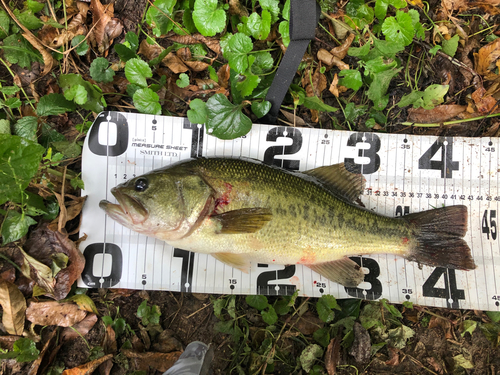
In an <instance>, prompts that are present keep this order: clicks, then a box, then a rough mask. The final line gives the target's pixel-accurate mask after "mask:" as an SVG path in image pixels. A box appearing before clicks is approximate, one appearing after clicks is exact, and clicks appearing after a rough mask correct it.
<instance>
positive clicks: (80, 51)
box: [71, 35, 89, 56]
mask: <svg viewBox="0 0 500 375" xmlns="http://www.w3.org/2000/svg"><path fill="white" fill-rule="evenodd" d="M82 41H83V43H81V42H82ZM79 43H81V44H79ZM76 46H78V47H76ZM71 47H76V48H75V52H76V53H77V55H78V56H85V55H86V54H87V51H88V50H89V45H88V44H87V41H86V40H85V35H77V36H75V37H74V38H73V39H71Z"/></svg>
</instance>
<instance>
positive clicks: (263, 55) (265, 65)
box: [251, 52, 274, 75]
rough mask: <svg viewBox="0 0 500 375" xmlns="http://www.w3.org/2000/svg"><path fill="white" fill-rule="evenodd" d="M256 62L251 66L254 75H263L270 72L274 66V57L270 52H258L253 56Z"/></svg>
mask: <svg viewBox="0 0 500 375" xmlns="http://www.w3.org/2000/svg"><path fill="white" fill-rule="evenodd" d="M252 56H253V57H255V62H254V63H253V64H251V70H252V73H254V74H257V75H261V74H264V73H267V72H269V71H270V70H271V69H272V68H273V65H274V61H273V57H272V56H271V53H269V52H257V53H253V54H252Z"/></svg>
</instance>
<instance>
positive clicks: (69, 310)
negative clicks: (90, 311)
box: [26, 301, 87, 327]
mask: <svg viewBox="0 0 500 375" xmlns="http://www.w3.org/2000/svg"><path fill="white" fill-rule="evenodd" d="M86 316H87V312H86V311H83V310H80V309H79V308H78V306H77V305H76V304H74V303H68V302H62V303H59V302H57V301H44V302H34V301H32V302H31V303H30V305H29V306H28V308H27V309H26V318H27V319H28V320H29V321H30V322H32V323H33V324H38V325H41V326H52V325H56V326H60V327H71V326H72V325H74V324H76V323H79V322H81V321H82V320H83V319H84V318H85V317H86Z"/></svg>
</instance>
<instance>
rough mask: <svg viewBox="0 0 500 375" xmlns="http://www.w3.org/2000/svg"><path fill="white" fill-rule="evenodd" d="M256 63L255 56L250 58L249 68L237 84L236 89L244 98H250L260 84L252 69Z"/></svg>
mask: <svg viewBox="0 0 500 375" xmlns="http://www.w3.org/2000/svg"><path fill="white" fill-rule="evenodd" d="M254 61H255V56H248V64H249V67H248V69H247V71H246V72H244V73H243V75H241V76H240V78H239V79H238V82H237V83H236V88H237V89H238V91H240V92H241V95H243V96H249V95H250V94H251V93H252V92H253V90H254V89H255V88H256V87H257V85H258V84H259V82H260V78H259V76H257V75H255V74H253V73H252V71H251V69H250V67H251V66H252V64H253V63H254Z"/></svg>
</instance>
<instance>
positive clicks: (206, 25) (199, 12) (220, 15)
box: [193, 0, 226, 36]
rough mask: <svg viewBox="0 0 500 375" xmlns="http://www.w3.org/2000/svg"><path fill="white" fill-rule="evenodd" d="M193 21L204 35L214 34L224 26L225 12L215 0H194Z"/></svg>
mask: <svg viewBox="0 0 500 375" xmlns="http://www.w3.org/2000/svg"><path fill="white" fill-rule="evenodd" d="M193 21H194V24H195V26H196V28H197V29H198V31H199V32H200V33H201V34H202V35H204V36H214V35H215V34H217V33H220V32H221V31H222V30H224V27H225V26H226V12H224V10H223V9H220V8H219V6H218V1H217V0H195V3H194V11H193Z"/></svg>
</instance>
